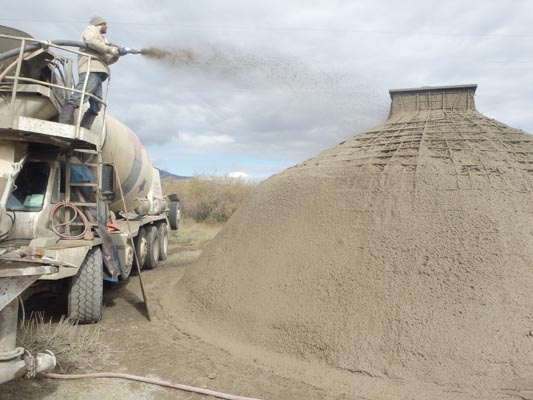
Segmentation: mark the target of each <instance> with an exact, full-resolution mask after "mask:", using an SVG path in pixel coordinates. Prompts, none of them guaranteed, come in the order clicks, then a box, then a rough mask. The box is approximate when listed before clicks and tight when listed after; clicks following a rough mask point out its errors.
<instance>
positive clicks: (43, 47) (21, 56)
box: [0, 34, 109, 138]
mask: <svg viewBox="0 0 533 400" xmlns="http://www.w3.org/2000/svg"><path fill="white" fill-rule="evenodd" d="M0 38H4V39H11V40H18V41H20V48H19V52H18V56H17V59H16V60H15V61H13V62H12V63H11V64H10V65H8V66H7V67H6V68H5V69H4V70H2V71H0V83H2V81H3V80H6V81H12V82H13V88H12V90H11V101H10V109H11V115H12V116H13V120H12V121H11V125H12V126H13V125H14V123H15V120H14V119H15V118H16V113H15V103H16V99H17V93H18V89H19V85H20V83H21V82H22V83H33V84H38V85H42V86H45V87H48V88H50V89H54V88H55V89H62V90H65V91H66V93H67V94H68V95H70V94H71V93H72V92H77V93H80V94H81V99H80V107H79V110H80V112H79V113H78V118H77V121H76V124H75V127H76V133H75V135H76V138H78V137H79V129H80V123H81V118H82V113H81V109H82V107H83V104H84V103H85V100H86V98H87V97H90V98H92V99H93V100H95V101H97V102H98V103H100V104H101V106H102V109H103V119H104V121H105V115H106V110H107V93H108V90H109V79H108V82H107V87H106V90H105V96H104V97H105V101H104V100H103V99H100V98H99V97H97V96H95V95H93V94H91V93H88V92H87V91H86V89H87V82H88V79H89V74H90V72H91V61H92V59H93V58H94V57H93V56H91V55H90V54H87V53H84V52H82V51H77V50H72V49H69V48H67V47H66V46H61V45H57V44H54V43H51V42H48V41H42V40H37V39H33V38H26V37H18V36H10V35H3V34H0ZM28 42H30V43H32V44H33V46H27V43H28ZM35 45H37V46H40V47H38V48H37V49H35ZM50 47H52V48H56V49H59V50H61V51H65V52H67V53H71V54H73V55H74V54H75V55H77V56H78V57H80V56H81V57H87V59H88V60H87V73H86V74H85V80H84V82H83V87H82V89H81V90H78V89H76V88H75V85H72V86H65V85H57V84H54V83H52V82H48V81H45V80H38V79H32V78H27V77H23V76H21V70H22V63H23V61H25V60H26V59H28V58H30V57H32V56H34V55H36V54H37V53H38V52H40V51H47V50H48V48H50ZM54 57H55V55H54ZM14 66H16V70H15V75H14V76H8V75H7V74H8V73H9V71H10V70H12V68H13V67H14ZM55 68H59V67H58V66H57V65H55ZM67 98H68V96H67ZM102 130H103V125H102Z"/></svg>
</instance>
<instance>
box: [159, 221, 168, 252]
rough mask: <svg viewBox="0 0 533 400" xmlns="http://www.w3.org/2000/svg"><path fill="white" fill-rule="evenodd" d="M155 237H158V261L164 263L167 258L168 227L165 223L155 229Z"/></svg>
mask: <svg viewBox="0 0 533 400" xmlns="http://www.w3.org/2000/svg"><path fill="white" fill-rule="evenodd" d="M157 236H158V237H159V261H165V260H166V259H167V257H168V226H167V224H166V223H165V222H162V223H161V224H159V226H158V227H157Z"/></svg>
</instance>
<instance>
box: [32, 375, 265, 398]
mask: <svg viewBox="0 0 533 400" xmlns="http://www.w3.org/2000/svg"><path fill="white" fill-rule="evenodd" d="M41 375H42V376H46V377H47V378H52V379H66V380H74V379H87V378H118V379H128V380H131V381H137V382H142V383H148V384H151V385H159V386H163V387H168V388H171V389H178V390H183V391H186V392H192V393H198V394H204V395H206V396H212V397H217V398H219V399H225V400H260V399H257V398H253V397H242V396H235V395H233V394H227V393H222V392H215V391H213V390H209V389H202V388H197V387H194V386H188V385H181V384H179V383H170V382H165V381H162V380H159V379H152V378H145V377H143V376H138V375H130V374H122V373H118V372H97V373H92V374H74V375H63V374H56V373H53V372H43V373H41Z"/></svg>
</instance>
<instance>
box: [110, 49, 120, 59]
mask: <svg viewBox="0 0 533 400" xmlns="http://www.w3.org/2000/svg"><path fill="white" fill-rule="evenodd" d="M110 53H111V55H112V56H115V57H118V56H119V55H120V53H119V52H118V48H117V47H111V51H110Z"/></svg>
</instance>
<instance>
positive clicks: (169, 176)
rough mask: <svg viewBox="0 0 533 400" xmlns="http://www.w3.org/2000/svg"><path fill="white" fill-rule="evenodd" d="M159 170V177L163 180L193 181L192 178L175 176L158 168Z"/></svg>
mask: <svg viewBox="0 0 533 400" xmlns="http://www.w3.org/2000/svg"><path fill="white" fill-rule="evenodd" d="M157 170H158V171H159V176H160V177H161V179H191V177H190V176H181V175H174V174H172V173H170V172H167V171H165V170H162V169H159V168H157Z"/></svg>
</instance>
